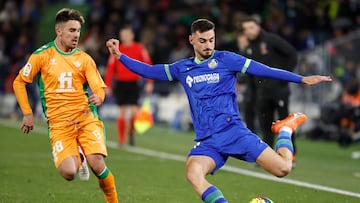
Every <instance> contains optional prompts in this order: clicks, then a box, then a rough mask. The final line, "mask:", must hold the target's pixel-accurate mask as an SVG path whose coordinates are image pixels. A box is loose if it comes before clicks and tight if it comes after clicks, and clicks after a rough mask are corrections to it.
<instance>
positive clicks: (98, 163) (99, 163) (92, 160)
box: [87, 154, 106, 174]
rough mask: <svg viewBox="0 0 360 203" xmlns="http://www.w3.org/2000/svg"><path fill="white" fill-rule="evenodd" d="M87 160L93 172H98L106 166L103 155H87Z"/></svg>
mask: <svg viewBox="0 0 360 203" xmlns="http://www.w3.org/2000/svg"><path fill="white" fill-rule="evenodd" d="M87 162H88V164H89V165H90V167H91V170H92V171H93V172H94V173H95V174H100V173H101V172H103V170H104V168H105V167H106V165H105V161H104V157H103V156H102V155H100V154H91V155H88V156H87Z"/></svg>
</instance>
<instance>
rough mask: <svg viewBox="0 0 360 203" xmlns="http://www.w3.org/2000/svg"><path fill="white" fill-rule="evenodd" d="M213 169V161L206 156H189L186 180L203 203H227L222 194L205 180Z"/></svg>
mask: <svg viewBox="0 0 360 203" xmlns="http://www.w3.org/2000/svg"><path fill="white" fill-rule="evenodd" d="M214 168H215V161H214V160H213V159H212V158H210V157H208V156H189V158H188V160H187V162H186V179H187V180H188V181H189V182H190V184H191V186H192V187H193V189H194V190H195V192H196V193H197V194H198V195H199V196H200V197H201V199H202V200H203V201H204V202H205V203H210V202H218V203H227V200H226V199H225V197H224V196H223V194H222V192H221V191H220V190H219V189H218V188H217V187H215V186H214V185H212V184H210V183H209V182H208V181H207V180H206V179H205V177H206V175H208V174H209V173H211V172H212V171H213V170H214Z"/></svg>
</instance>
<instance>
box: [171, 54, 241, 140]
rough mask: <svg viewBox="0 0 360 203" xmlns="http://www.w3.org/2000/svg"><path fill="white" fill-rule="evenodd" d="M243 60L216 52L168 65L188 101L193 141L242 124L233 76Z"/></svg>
mask: <svg viewBox="0 0 360 203" xmlns="http://www.w3.org/2000/svg"><path fill="white" fill-rule="evenodd" d="M245 62H246V58H245V57H240V56H239V55H237V54H233V53H231V52H225V51H215V52H214V54H213V55H212V56H211V57H210V58H208V59H207V60H204V61H198V60H196V59H195V58H189V59H185V60H181V61H178V62H176V63H173V64H170V65H169V70H170V74H171V76H172V77H173V79H174V80H177V81H179V82H180V83H181V84H182V85H183V87H184V90H185V92H186V95H187V97H188V100H189V104H190V110H191V116H192V120H193V125H194V129H195V131H196V138H195V140H196V141H199V140H202V139H204V138H206V137H208V136H210V135H213V134H215V133H217V132H220V131H222V130H223V129H224V128H227V127H228V126H229V125H231V124H234V123H236V124H240V125H243V122H242V121H241V118H240V116H239V109H238V105H237V103H236V97H237V95H236V89H235V83H236V75H237V73H238V72H240V71H241V70H242V69H243V68H244V66H245Z"/></svg>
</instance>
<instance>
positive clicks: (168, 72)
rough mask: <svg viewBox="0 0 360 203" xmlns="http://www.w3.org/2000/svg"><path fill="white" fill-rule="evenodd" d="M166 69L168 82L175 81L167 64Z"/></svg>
mask: <svg viewBox="0 0 360 203" xmlns="http://www.w3.org/2000/svg"><path fill="white" fill-rule="evenodd" d="M164 68H165V73H166V76H167V78H168V80H169V81H173V80H174V79H173V78H172V76H171V73H170V69H169V64H165V65H164Z"/></svg>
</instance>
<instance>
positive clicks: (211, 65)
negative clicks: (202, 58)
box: [208, 59, 218, 69]
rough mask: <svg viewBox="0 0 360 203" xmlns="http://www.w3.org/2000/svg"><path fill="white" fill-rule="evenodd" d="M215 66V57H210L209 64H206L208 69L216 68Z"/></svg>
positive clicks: (216, 64) (216, 63)
mask: <svg viewBox="0 0 360 203" xmlns="http://www.w3.org/2000/svg"><path fill="white" fill-rule="evenodd" d="M217 66H218V62H217V61H216V60H215V59H211V60H210V62H209V64H208V67H209V68H210V69H214V68H216V67H217Z"/></svg>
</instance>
